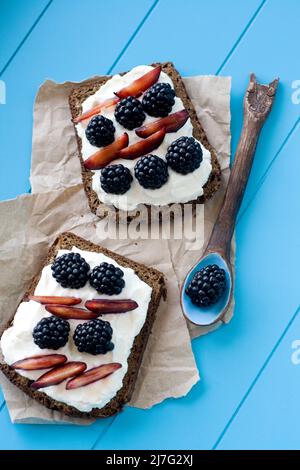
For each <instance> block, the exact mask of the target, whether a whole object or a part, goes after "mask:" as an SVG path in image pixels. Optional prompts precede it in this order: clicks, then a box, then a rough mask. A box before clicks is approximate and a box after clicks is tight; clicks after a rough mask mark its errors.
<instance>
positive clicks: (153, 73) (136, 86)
mask: <svg viewBox="0 0 300 470" xmlns="http://www.w3.org/2000/svg"><path fill="white" fill-rule="evenodd" d="M160 72H161V67H160V66H158V67H155V68H154V69H152V70H150V72H147V73H145V74H144V75H142V76H141V77H140V78H138V79H137V80H134V81H133V82H132V83H130V84H129V85H127V86H126V87H124V88H121V90H119V91H116V92H115V95H117V96H118V97H119V98H121V99H123V98H128V96H134V97H135V98H137V97H138V96H141V94H142V93H144V91H146V90H148V88H150V87H151V86H152V85H154V83H156V82H157V80H158V78H159V76H160Z"/></svg>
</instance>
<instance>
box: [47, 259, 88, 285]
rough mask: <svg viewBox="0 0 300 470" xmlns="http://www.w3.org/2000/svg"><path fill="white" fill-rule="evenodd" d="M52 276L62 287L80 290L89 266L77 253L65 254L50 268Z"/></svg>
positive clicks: (84, 282)
mask: <svg viewBox="0 0 300 470" xmlns="http://www.w3.org/2000/svg"><path fill="white" fill-rule="evenodd" d="M51 270H52V276H53V277H54V279H55V280H56V281H57V282H58V283H59V284H60V285H61V286H62V287H70V288H71V289H80V288H81V287H83V286H85V284H86V282H87V280H88V272H89V270H90V266H89V264H88V263H87V262H86V261H85V259H84V258H82V256H80V254H79V253H66V254H64V255H62V256H59V257H58V258H56V260H55V261H54V263H53V264H52V266H51Z"/></svg>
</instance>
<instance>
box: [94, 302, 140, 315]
mask: <svg viewBox="0 0 300 470" xmlns="http://www.w3.org/2000/svg"><path fill="white" fill-rule="evenodd" d="M85 306H86V308H87V309H89V310H91V311H92V312H95V313H98V314H105V313H125V312H130V311H131V310H135V309H136V308H137V307H138V304H137V303H136V302H135V301H134V300H130V299H116V300H108V299H92V300H87V301H86V302H85Z"/></svg>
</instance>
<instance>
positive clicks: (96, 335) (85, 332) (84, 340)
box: [73, 318, 114, 355]
mask: <svg viewBox="0 0 300 470" xmlns="http://www.w3.org/2000/svg"><path fill="white" fill-rule="evenodd" d="M112 333H113V330H112V327H111V326H110V323H109V322H108V321H104V320H100V319H99V318H97V319H96V320H89V321H87V322H85V323H80V324H79V325H77V326H76V329H75V332H74V335H73V340H74V343H75V345H76V346H77V349H78V351H79V352H86V353H89V354H94V355H96V354H106V353H107V352H108V351H112V350H113V349H114V344H113V343H112V342H111V338H112Z"/></svg>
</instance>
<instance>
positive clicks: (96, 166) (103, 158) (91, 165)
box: [83, 132, 129, 170]
mask: <svg viewBox="0 0 300 470" xmlns="http://www.w3.org/2000/svg"><path fill="white" fill-rule="evenodd" d="M128 142H129V139H128V134H127V132H124V134H122V135H121V136H120V137H118V138H117V139H116V140H115V141H114V142H113V143H112V144H110V145H107V146H106V147H103V148H102V149H100V150H98V151H97V152H96V153H94V154H93V155H91V156H90V157H89V158H88V159H87V160H85V161H84V163H83V164H84V166H85V168H87V169H88V170H100V169H101V168H104V167H105V166H106V165H108V163H110V162H112V161H113V160H115V159H116V158H119V157H118V153H119V151H120V150H121V149H124V148H125V147H127V145H128Z"/></svg>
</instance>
